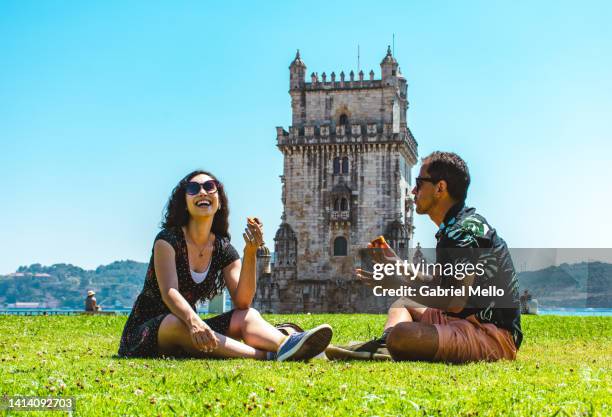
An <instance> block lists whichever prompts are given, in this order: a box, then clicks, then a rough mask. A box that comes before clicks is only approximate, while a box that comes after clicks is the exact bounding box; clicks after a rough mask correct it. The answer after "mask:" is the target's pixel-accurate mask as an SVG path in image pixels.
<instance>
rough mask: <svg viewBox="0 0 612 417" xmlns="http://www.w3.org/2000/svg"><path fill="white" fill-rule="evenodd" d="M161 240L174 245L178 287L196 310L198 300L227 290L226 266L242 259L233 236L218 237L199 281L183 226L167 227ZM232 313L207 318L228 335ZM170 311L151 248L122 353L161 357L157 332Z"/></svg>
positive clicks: (214, 328) (124, 336)
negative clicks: (190, 264) (194, 276)
mask: <svg viewBox="0 0 612 417" xmlns="http://www.w3.org/2000/svg"><path fill="white" fill-rule="evenodd" d="M159 239H161V240H165V241H166V242H168V243H169V244H170V245H172V247H173V248H174V251H175V253H176V259H175V260H176V272H177V275H178V286H179V288H178V289H179V292H180V294H181V295H182V296H183V297H184V298H185V300H187V302H188V303H189V304H190V305H191V308H192V309H193V310H194V311H197V310H196V303H197V302H198V301H200V300H202V299H204V300H206V299H211V298H213V297H214V296H215V295H217V294H219V293H220V292H221V291H222V290H223V288H224V287H225V282H224V280H223V268H225V267H226V266H227V265H229V264H231V263H232V262H234V261H235V260H236V259H240V257H239V255H238V252H237V251H236V249H235V248H234V247H233V246H232V245H231V244H230V241H229V238H226V237H219V236H216V238H215V242H214V247H213V253H212V257H211V262H210V267H209V269H208V274H207V275H206V279H204V281H202V282H201V283H199V284H198V283H196V282H195V281H194V280H193V278H192V277H191V270H190V268H189V258H188V256H187V242H186V241H185V236H184V234H183V231H182V229H181V228H180V227H176V228H168V229H163V230H162V231H161V232H159V234H158V235H157V236H156V237H155V242H156V241H157V240H159ZM155 242H154V243H153V244H154V245H155ZM232 313H233V310H232V311H228V312H226V313H223V314H220V315H218V316H215V317H213V318H210V319H206V320H204V321H205V322H206V324H208V325H209V326H210V327H211V329H212V330H214V331H215V332H217V333H220V334H224V335H225V334H227V332H228V330H229V324H230V320H231V317H232ZM168 314H171V312H170V309H169V308H168V307H167V306H166V304H164V302H163V300H162V297H161V292H160V290H159V285H158V284H157V276H156V275H155V267H154V264H153V251H151V260H150V261H149V268H148V270H147V276H146V278H145V282H144V287H143V289H142V292H141V293H140V295H139V296H138V298H137V299H136V302H135V303H134V306H133V307H132V312H131V313H130V316H129V317H128V320H127V322H126V323H125V327H124V329H123V334H122V336H121V344H120V345H119V356H125V357H155V356H159V353H158V349H157V332H158V330H159V326H160V324H161V322H162V320H163V319H164V317H166V315H168Z"/></svg>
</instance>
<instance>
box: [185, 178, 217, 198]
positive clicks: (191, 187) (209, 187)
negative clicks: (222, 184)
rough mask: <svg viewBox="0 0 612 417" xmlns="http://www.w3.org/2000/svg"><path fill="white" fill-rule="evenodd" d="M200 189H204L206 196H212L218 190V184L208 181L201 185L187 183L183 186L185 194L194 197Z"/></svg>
mask: <svg viewBox="0 0 612 417" xmlns="http://www.w3.org/2000/svg"><path fill="white" fill-rule="evenodd" d="M201 189H204V191H206V193H207V194H214V193H216V192H217V190H218V189H219V183H218V182H217V181H215V180H208V181H204V182H202V183H199V182H195V181H189V182H188V183H187V185H186V186H185V192H186V193H187V194H189V195H196V194H198V193H199V192H200V190H201Z"/></svg>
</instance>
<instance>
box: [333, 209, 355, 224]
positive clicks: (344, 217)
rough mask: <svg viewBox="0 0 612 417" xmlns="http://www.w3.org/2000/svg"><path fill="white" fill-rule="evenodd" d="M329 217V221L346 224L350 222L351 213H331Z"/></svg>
mask: <svg viewBox="0 0 612 417" xmlns="http://www.w3.org/2000/svg"><path fill="white" fill-rule="evenodd" d="M329 217H330V220H331V221H342V222H348V221H350V220H351V212H350V211H332V212H331V213H330V216H329Z"/></svg>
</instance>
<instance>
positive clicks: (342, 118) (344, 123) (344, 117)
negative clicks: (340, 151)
mask: <svg viewBox="0 0 612 417" xmlns="http://www.w3.org/2000/svg"><path fill="white" fill-rule="evenodd" d="M348 122H349V121H348V116H347V115H346V114H341V115H340V120H339V122H338V123H339V124H340V125H342V126H348Z"/></svg>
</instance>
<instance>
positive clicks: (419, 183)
mask: <svg viewBox="0 0 612 417" xmlns="http://www.w3.org/2000/svg"><path fill="white" fill-rule="evenodd" d="M415 181H416V189H417V191H419V189H420V188H421V187H422V186H423V183H425V182H430V183H432V184H435V183H437V182H438V181H440V180H439V179H437V178H428V177H416V178H415Z"/></svg>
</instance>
